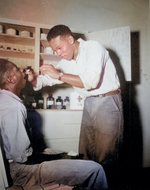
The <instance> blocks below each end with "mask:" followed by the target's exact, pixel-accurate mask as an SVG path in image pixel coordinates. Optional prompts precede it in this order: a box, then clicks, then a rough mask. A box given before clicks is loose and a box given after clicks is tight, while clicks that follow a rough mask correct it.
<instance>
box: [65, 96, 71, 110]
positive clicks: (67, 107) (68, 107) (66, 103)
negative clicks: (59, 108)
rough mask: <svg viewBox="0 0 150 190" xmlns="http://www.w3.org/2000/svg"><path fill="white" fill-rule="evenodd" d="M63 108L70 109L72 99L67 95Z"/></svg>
mask: <svg viewBox="0 0 150 190" xmlns="http://www.w3.org/2000/svg"><path fill="white" fill-rule="evenodd" d="M63 109H66V110H69V109H70V99H69V96H66V98H65V99H64V103H63Z"/></svg>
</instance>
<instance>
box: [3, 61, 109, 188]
mask: <svg viewBox="0 0 150 190" xmlns="http://www.w3.org/2000/svg"><path fill="white" fill-rule="evenodd" d="M25 84H26V80H25V79H24V74H23V73H21V71H20V69H19V68H18V67H17V66H16V65H15V64H14V63H12V62H10V61H8V60H5V59H0V88H1V92H0V130H1V136H2V140H3V145H4V150H5V154H6V158H7V159H8V160H11V162H10V173H11V176H12V179H13V183H14V185H19V186H32V185H35V184H46V183H50V182H54V181H55V182H56V183H59V184H64V185H68V186H80V187H82V189H88V190H100V189H107V188H108V185H107V179H106V176H105V172H104V170H103V167H102V166H101V165H100V164H98V163H96V162H94V161H85V160H79V159H78V160H69V159H59V158H58V159H57V160H51V161H46V162H44V160H43V161H41V162H40V163H38V164H37V163H36V164H34V159H32V161H31V162H30V159H29V158H31V157H32V154H33V149H32V146H31V145H32V144H31V142H30V135H29V131H28V129H27V128H26V119H27V111H26V108H25V106H24V105H23V104H22V102H21V100H20V98H19V94H20V92H21V90H22V89H23V88H24V87H25Z"/></svg>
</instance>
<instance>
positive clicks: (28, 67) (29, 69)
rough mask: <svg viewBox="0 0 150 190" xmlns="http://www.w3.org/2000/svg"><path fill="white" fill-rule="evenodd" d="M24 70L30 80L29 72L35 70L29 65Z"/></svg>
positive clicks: (26, 77)
mask: <svg viewBox="0 0 150 190" xmlns="http://www.w3.org/2000/svg"><path fill="white" fill-rule="evenodd" d="M23 72H24V73H25V79H26V80H28V74H29V72H32V73H34V70H33V69H32V67H31V66H27V68H26V69H24V70H23Z"/></svg>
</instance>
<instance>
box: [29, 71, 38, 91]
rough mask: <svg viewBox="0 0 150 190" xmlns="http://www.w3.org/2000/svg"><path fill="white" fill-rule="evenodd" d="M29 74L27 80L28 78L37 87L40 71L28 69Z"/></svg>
mask: <svg viewBox="0 0 150 190" xmlns="http://www.w3.org/2000/svg"><path fill="white" fill-rule="evenodd" d="M27 75H28V79H27V80H28V81H29V82H30V83H31V84H32V85H33V86H34V87H36V84H37V76H38V73H34V72H33V71H28V72H27Z"/></svg>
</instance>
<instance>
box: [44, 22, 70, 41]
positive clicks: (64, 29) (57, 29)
mask: <svg viewBox="0 0 150 190" xmlns="http://www.w3.org/2000/svg"><path fill="white" fill-rule="evenodd" d="M67 35H71V36H73V35H72V32H71V30H70V28H69V27H68V26H65V25H62V24H60V25H56V26H54V27H53V28H51V29H50V31H49V33H48V35H47V40H48V41H50V40H51V39H53V38H56V37H57V36H61V37H65V36H67Z"/></svg>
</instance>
